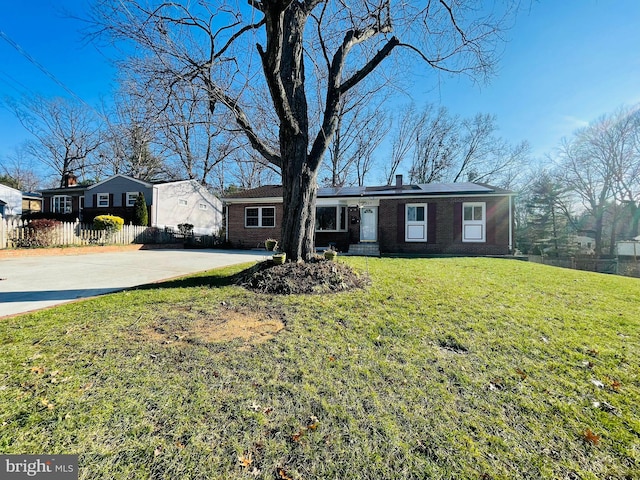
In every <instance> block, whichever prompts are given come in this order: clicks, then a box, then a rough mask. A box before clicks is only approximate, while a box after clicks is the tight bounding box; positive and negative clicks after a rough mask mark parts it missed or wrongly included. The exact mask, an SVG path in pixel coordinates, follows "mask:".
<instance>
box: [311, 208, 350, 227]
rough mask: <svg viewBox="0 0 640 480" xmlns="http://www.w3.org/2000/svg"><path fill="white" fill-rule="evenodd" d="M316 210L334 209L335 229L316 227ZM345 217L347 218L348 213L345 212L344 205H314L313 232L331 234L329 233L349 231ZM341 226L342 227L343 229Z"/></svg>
mask: <svg viewBox="0 0 640 480" xmlns="http://www.w3.org/2000/svg"><path fill="white" fill-rule="evenodd" d="M318 208H335V211H336V227H337V228H335V229H331V230H329V229H327V230H324V229H320V228H318V226H317V222H318ZM347 217H348V211H347V206H346V205H339V204H336V205H316V224H315V225H314V228H315V231H316V232H323V233H331V232H346V231H347V230H348V229H349V226H348V224H347ZM342 225H344V227H343V228H341V227H342Z"/></svg>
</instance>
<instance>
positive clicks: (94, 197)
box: [93, 193, 98, 208]
mask: <svg viewBox="0 0 640 480" xmlns="http://www.w3.org/2000/svg"><path fill="white" fill-rule="evenodd" d="M97 206H98V194H97V193H94V194H93V208H96V207H97Z"/></svg>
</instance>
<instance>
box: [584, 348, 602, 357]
mask: <svg viewBox="0 0 640 480" xmlns="http://www.w3.org/2000/svg"><path fill="white" fill-rule="evenodd" d="M587 353H588V354H589V355H591V356H592V357H597V356H598V355H600V352H599V351H598V350H596V349H595V348H592V349H590V350H587Z"/></svg>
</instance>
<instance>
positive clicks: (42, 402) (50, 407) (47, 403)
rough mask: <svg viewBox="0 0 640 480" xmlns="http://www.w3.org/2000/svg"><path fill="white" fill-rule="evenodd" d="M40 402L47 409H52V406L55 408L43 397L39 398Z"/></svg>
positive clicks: (53, 406)
mask: <svg viewBox="0 0 640 480" xmlns="http://www.w3.org/2000/svg"><path fill="white" fill-rule="evenodd" d="M40 403H41V404H42V405H44V406H45V407H47V408H48V409H49V410H53V409H54V408H56V406H55V405H54V404H53V403H51V402H50V401H49V400H47V399H46V398H43V399H42V400H40Z"/></svg>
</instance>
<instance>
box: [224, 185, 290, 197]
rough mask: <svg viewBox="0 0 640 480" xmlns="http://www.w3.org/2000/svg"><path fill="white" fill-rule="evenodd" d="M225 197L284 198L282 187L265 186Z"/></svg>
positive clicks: (228, 194)
mask: <svg viewBox="0 0 640 480" xmlns="http://www.w3.org/2000/svg"><path fill="white" fill-rule="evenodd" d="M223 196H224V198H282V185H263V186H262V187H256V188H250V189H247V190H238V191H237V192H233V193H227V194H225V195H223Z"/></svg>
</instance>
